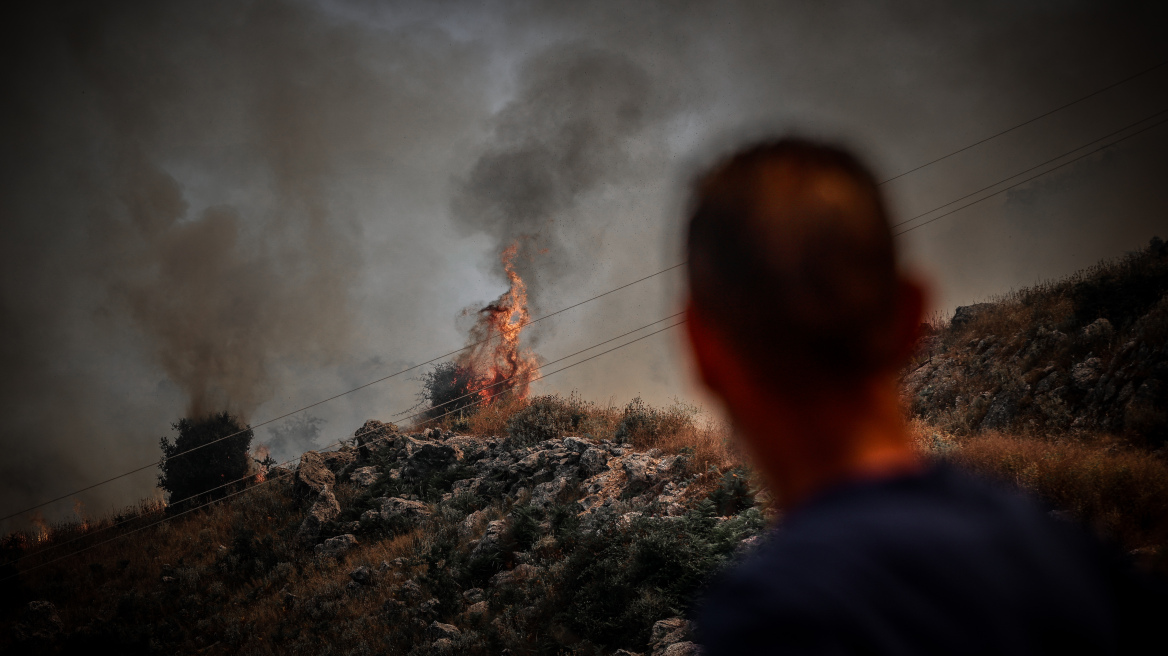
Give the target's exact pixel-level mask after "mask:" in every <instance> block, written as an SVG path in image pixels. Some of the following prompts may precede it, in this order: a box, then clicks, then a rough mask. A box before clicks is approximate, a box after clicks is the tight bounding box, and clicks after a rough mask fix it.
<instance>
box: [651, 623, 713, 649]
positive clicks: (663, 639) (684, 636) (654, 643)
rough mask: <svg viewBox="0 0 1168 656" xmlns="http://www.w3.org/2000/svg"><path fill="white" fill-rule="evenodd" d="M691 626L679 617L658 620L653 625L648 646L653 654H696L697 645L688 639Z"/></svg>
mask: <svg viewBox="0 0 1168 656" xmlns="http://www.w3.org/2000/svg"><path fill="white" fill-rule="evenodd" d="M692 632H693V630H692V626H691V625H690V623H689V622H688V621H686V620H683V619H682V618H680V617H671V618H669V619H664V620H660V621H658V622H657V623H655V624H654V625H653V629H652V631H651V632H650V635H649V646H650V647H652V649H653V651H652V655H653V656H697V655H698V654H700V653H701V650H700V649H699V647H698V646H697V645H696V644H695V643H693V642H691V641H690V636H691V634H692Z"/></svg>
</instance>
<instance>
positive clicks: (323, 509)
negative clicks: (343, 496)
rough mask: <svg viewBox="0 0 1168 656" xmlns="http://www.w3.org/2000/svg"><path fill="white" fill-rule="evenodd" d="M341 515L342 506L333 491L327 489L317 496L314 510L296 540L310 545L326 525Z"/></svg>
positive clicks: (311, 509) (310, 510) (307, 516)
mask: <svg viewBox="0 0 1168 656" xmlns="http://www.w3.org/2000/svg"><path fill="white" fill-rule="evenodd" d="M340 514H341V506H340V504H339V503H337V498H336V497H335V496H333V493H332V490H330V489H328V487H325V488H324V489H322V490H321V491H320V493H319V494H318V495H317V496H316V501H315V502H314V503H313V504H312V508H310V509H309V510H308V514H307V515H305V517H304V521H302V522H301V523H300V529H299V530H297V531H296V540H297V541H298V542H300V543H301V544H305V545H310V544H312V543H314V542H316V539H317V538H318V537H320V529H321V527H322V526H324V524H325V523H327V522H331V521H332V520H334V519H336V518H337V516H338V515H340Z"/></svg>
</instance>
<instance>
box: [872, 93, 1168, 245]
mask: <svg viewBox="0 0 1168 656" xmlns="http://www.w3.org/2000/svg"><path fill="white" fill-rule="evenodd" d="M1166 111H1168V110H1166ZM1161 113H1163V112H1161ZM1144 120H1147V119H1144ZM1141 122H1142V121H1141ZM1164 123H1168V119H1164V120H1160V121H1157V122H1155V123H1153V124H1151V125H1148V126H1145V127H1143V128H1141V129H1139V130H1137V131H1135V132H1133V133H1131V134H1129V135H1127V136H1125V137H1121V138H1119V139H1116V140H1115V141H1112V142H1111V143H1107V144H1104V145H1102V146H1100V147H1098V148H1096V149H1094V150H1090V151H1088V152H1086V153H1083V154H1082V155H1079V156H1078V157H1076V158H1074V159H1070V160H1067V161H1065V162H1063V163H1062V164H1059V165H1058V166H1055V167H1052V168H1050V169H1047V170H1046V171H1043V172H1042V173H1036V174H1035V175H1032V176H1030V177H1029V178H1026V179H1025V180H1020V181H1018V182H1015V183H1014V184H1012V185H1010V186H1008V187H1004V188H1002V189H999V190H998V191H995V192H994V193H992V194H989V195H987V196H983V197H982V198H979V199H977V200H975V201H973V202H970V203H966V204H965V205H962V206H961V207H958V208H955V209H952V210H949V211H948V212H945V213H944V214H940V215H938V216H935V217H933V218H931V219H929V220H928V221H924V222H921V223H918V224H917V225H915V226H913V227H911V228H906V229H904V230H901V231H900V232H896V233H893V236H894V237H898V236H900V235H903V234H905V233H906V232H912V231H913V230H916V229H917V228H920V227H923V226H927V225H929V224H930V223H932V222H934V221H937V220H940V219H943V218H945V217H947V216H949V215H950V214H953V213H955V212H960V211H961V210H963V209H965V208H967V207H970V206H972V205H977V204H978V203H980V202H982V201H984V200H988V199H990V198H993V197H994V196H997V195H998V194H1001V193H1003V192H1006V191H1009V190H1011V189H1013V188H1015V187H1018V186H1021V185H1024V184H1026V183H1027V182H1030V181H1031V180H1034V179H1035V178H1041V177H1042V176H1044V175H1046V174H1048V173H1051V172H1053V171H1057V170H1059V169H1061V168H1063V167H1064V166H1067V165H1069V164H1074V163H1075V162H1077V161H1079V160H1081V159H1083V158H1084V157H1088V156H1090V155H1094V154H1095V153H1098V152H1099V151H1102V150H1106V149H1108V148H1110V147H1112V146H1114V145H1116V144H1118V143H1120V142H1122V141H1126V140H1128V139H1131V138H1132V137H1134V136H1136V135H1138V134H1142V133H1144V132H1147V131H1148V130H1151V129H1152V128H1154V127H1157V126H1160V125H1163V124H1164ZM1131 127H1132V126H1130V125H1129V126H1128V128H1131ZM1128 128H1124V129H1128ZM1076 150H1078V149H1076ZM1071 152H1074V151H1071ZM1064 157H1065V155H1064ZM1056 159H1058V158H1056ZM1048 163H1049V162H1048ZM1030 170H1033V169H1030ZM1019 175H1022V174H1021V173H1018V174H1015V175H1012V176H1010V177H1009V178H1006V179H1005V180H999V181H998V182H997V183H995V184H993V185H990V187H994V186H996V185H999V184H1002V183H1003V182H1006V181H1007V180H1010V179H1011V178H1016V177H1018V176H1019ZM988 188H989V187H986V188H985V189H988ZM985 189H983V190H982V191H985ZM974 193H978V192H974ZM967 197H968V196H967ZM949 204H950V205H951V204H952V203H949ZM942 207H944V205H943V206H942ZM938 209H940V208H938ZM935 211H936V210H933V212H935ZM931 213H932V212H926V213H925V214H931ZM915 218H920V217H915Z"/></svg>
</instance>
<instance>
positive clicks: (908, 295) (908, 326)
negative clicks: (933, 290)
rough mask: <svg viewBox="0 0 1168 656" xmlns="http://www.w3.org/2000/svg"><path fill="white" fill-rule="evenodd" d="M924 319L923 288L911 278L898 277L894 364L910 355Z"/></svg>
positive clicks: (897, 365)
mask: <svg viewBox="0 0 1168 656" xmlns="http://www.w3.org/2000/svg"><path fill="white" fill-rule="evenodd" d="M924 319H925V288H924V286H923V285H922V284H921V283H920V282H918V281H917V280H915V279H913V278H908V277H902V278H901V279H900V294H899V296H898V298H897V302H896V317H895V321H896V323H895V333H894V336H893V337H894V340H895V341H894V344H893V345H894V349H893V353H894V355H895V362H894V365H895V366H896V367H900V366H901V365H903V364H904V363H905V362H906V361H907V360H908V359H909V357H911V356H912V352H913V349H914V348H915V347H916V344H917V340H918V339H919V338H920V336H921V322H922V321H924Z"/></svg>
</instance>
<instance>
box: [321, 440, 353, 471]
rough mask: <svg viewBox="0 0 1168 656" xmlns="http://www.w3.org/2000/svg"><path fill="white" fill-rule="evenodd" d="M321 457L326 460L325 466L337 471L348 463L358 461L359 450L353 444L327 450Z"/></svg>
mask: <svg viewBox="0 0 1168 656" xmlns="http://www.w3.org/2000/svg"><path fill="white" fill-rule="evenodd" d="M320 457H321V459H323V460H324V464H325V466H327V467H328V468H329V469H331V470H332V471H334V472H336V471H340V470H341V469H344V467H345V466H346V465H351V464H353V463H354V462H357V450H356V449H354V448H353V447H351V446H343V447H341V448H340V449H339V450H337V451H325V452H324V453H322V454H320Z"/></svg>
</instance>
